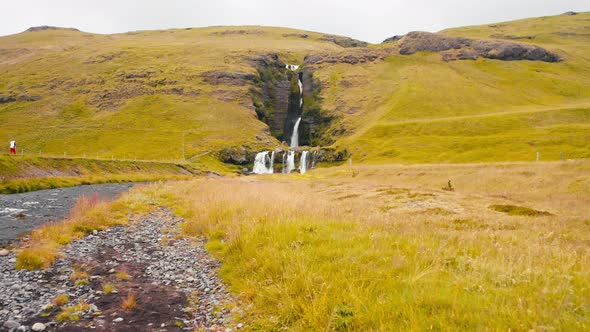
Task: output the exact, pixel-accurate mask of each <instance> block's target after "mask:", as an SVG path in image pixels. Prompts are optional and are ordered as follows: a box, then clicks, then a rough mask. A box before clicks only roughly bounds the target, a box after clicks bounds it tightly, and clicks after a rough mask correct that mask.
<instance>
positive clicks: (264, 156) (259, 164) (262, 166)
mask: <svg viewBox="0 0 590 332" xmlns="http://www.w3.org/2000/svg"><path fill="white" fill-rule="evenodd" d="M272 157H273V158H274V152H273V153H272ZM267 165H269V166H267ZM252 173H255V174H272V173H273V160H272V159H271V160H269V157H268V151H264V152H260V153H258V154H256V158H254V169H253V170H252Z"/></svg>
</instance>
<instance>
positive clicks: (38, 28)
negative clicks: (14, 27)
mask: <svg viewBox="0 0 590 332" xmlns="http://www.w3.org/2000/svg"><path fill="white" fill-rule="evenodd" d="M45 30H69V31H80V30H78V29H75V28H61V27H54V26H50V25H41V26H38V27H30V28H28V29H27V30H26V31H25V32H37V31H45Z"/></svg>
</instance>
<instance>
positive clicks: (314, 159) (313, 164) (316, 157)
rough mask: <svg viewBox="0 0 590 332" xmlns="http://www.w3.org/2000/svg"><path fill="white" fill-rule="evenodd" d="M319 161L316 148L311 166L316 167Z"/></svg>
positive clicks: (312, 155)
mask: <svg viewBox="0 0 590 332" xmlns="http://www.w3.org/2000/svg"><path fill="white" fill-rule="evenodd" d="M317 163H318V150H315V151H314V152H313V153H312V154H311V168H315V165H316V164H317Z"/></svg>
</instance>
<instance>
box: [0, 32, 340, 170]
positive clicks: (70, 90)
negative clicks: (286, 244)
mask: <svg viewBox="0 0 590 332" xmlns="http://www.w3.org/2000/svg"><path fill="white" fill-rule="evenodd" d="M296 32H299V31H295V30H290V29H280V28H261V27H235V28H233V27H231V28H230V27H220V28H206V29H184V30H166V31H145V32H143V31H141V32H131V33H126V34H118V35H108V36H106V35H95V34H88V33H82V32H77V31H70V30H47V31H38V32H25V33H21V34H18V35H13V36H7V37H2V38H0V45H2V53H0V71H1V72H2V78H1V79H0V95H14V96H16V98H17V99H18V100H17V101H16V102H10V103H4V104H0V138H2V140H8V139H9V137H11V136H14V137H16V138H17V139H18V141H19V143H20V147H21V149H25V152H26V151H29V152H35V153H39V151H40V152H41V153H49V154H57V155H62V154H63V153H64V152H65V153H66V154H67V155H73V156H82V155H84V154H88V155H92V156H96V155H98V157H106V158H111V156H114V157H115V158H132V159H133V158H142V159H160V160H162V159H168V160H169V159H180V158H181V157H182V145H183V139H184V140H185V144H186V156H187V158H190V157H193V156H196V155H199V154H201V153H204V152H207V151H216V150H219V149H220V148H221V147H224V146H227V145H241V144H253V146H256V145H258V146H262V145H269V144H270V143H271V142H272V143H274V144H277V142H276V140H274V139H273V138H272V137H271V136H269V134H268V133H267V130H266V125H265V124H264V123H261V122H260V121H258V120H257V119H256V116H255V112H254V110H253V107H252V102H251V98H250V96H249V86H248V85H247V84H242V83H244V82H239V81H238V82H235V83H232V82H229V84H219V85H212V84H207V83H206V82H205V80H204V77H203V74H204V73H207V72H211V71H218V72H230V73H246V74H254V73H255V69H254V67H253V66H252V65H251V62H252V61H253V60H254V59H256V58H258V57H260V56H264V55H267V54H268V53H271V52H279V53H283V54H285V56H284V59H285V60H287V59H292V61H293V62H301V61H302V58H303V55H304V54H305V52H308V51H310V50H318V51H319V50H326V51H329V50H337V49H340V48H341V47H340V46H338V45H336V44H334V43H331V42H326V41H320V40H319V36H322V35H321V34H312V33H308V35H309V37H308V38H301V37H297V36H294V37H290V36H289V35H292V34H294V33H296ZM21 95H23V96H24V98H19V96H21ZM30 97H33V99H36V98H37V97H40V100H36V101H27V100H21V99H27V98H28V99H31V98H30ZM257 137H258V139H257Z"/></svg>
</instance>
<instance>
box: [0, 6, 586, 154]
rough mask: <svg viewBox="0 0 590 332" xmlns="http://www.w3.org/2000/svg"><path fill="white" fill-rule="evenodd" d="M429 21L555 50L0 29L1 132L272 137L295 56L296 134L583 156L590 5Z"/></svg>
mask: <svg viewBox="0 0 590 332" xmlns="http://www.w3.org/2000/svg"><path fill="white" fill-rule="evenodd" d="M441 34H442V35H444V36H448V37H449V38H451V37H458V36H460V37H465V38H472V39H474V40H475V41H477V42H479V40H480V39H493V40H500V41H502V42H503V43H504V42H505V43H514V42H517V43H521V44H523V45H525V44H526V45H528V44H534V45H538V46H540V47H542V48H543V49H545V50H547V51H548V52H552V53H555V54H557V55H558V56H559V57H560V58H562V60H563V61H560V62H543V61H501V60H497V59H486V58H479V59H477V60H475V61H471V60H459V61H444V60H443V58H442V56H441V54H437V53H436V52H418V53H415V54H411V55H402V54H400V47H402V46H403V43H404V39H405V40H406V41H405V42H406V43H407V42H408V37H406V38H404V39H401V40H397V41H394V42H388V43H384V44H381V45H366V44H364V43H362V42H358V41H354V40H351V39H347V38H344V37H337V36H330V35H325V34H321V33H314V32H307V31H299V30H293V29H283V28H266V27H212V28H202V29H183V30H166V31H139V32H130V33H126V34H116V35H96V34H88V33H84V32H79V31H75V30H65V29H41V30H40V31H32V32H31V31H30V32H24V33H21V34H18V35H12V36H7V37H2V38H0V72H1V73H2V76H1V78H0V138H2V139H3V140H8V138H10V137H11V136H14V137H16V138H17V139H18V141H19V143H20V146H21V148H24V149H25V151H34V152H35V153H39V152H41V153H49V154H58V155H62V154H63V153H66V154H67V155H68V156H70V155H78V156H82V155H88V156H98V157H107V158H109V157H111V156H114V157H115V158H140V159H180V158H182V156H183V151H184V155H185V156H186V157H187V158H189V159H190V158H198V157H199V156H202V155H204V154H207V153H214V154H216V153H218V152H219V151H221V150H223V149H224V148H227V147H244V146H245V147H246V148H247V149H246V151H257V150H259V149H262V148H272V147H277V146H280V144H281V143H280V140H286V139H285V138H286V137H288V136H289V133H288V131H285V130H287V129H288V127H289V125H288V123H286V124H285V126H284V127H285V130H282V129H281V128H279V127H281V125H280V122H281V121H283V122H284V121H293V119H292V117H291V118H289V116H287V115H285V114H280V113H281V112H283V113H284V112H286V108H287V104H288V101H284V100H285V99H287V98H293V93H292V91H293V87H292V86H289V81H291V83H292V82H293V77H292V76H289V74H288V73H286V72H287V71H286V70H284V69H280V66H282V65H284V64H285V63H294V64H303V67H302V68H303V69H302V71H303V73H304V75H305V76H304V81H305V83H306V84H305V89H304V100H305V102H304V113H303V117H304V121H303V123H302V136H303V137H304V142H303V143H304V144H314V145H316V144H323V145H326V144H334V146H336V147H337V148H339V149H342V150H344V149H346V150H348V151H349V152H351V153H352V154H353V156H354V158H355V160H363V161H366V162H385V161H388V162H390V161H401V162H478V161H507V160H508V161H509V160H531V159H534V155H535V153H536V151H541V155H542V158H543V159H558V158H559V157H560V152H563V153H564V155H565V156H566V157H568V158H580V157H590V147H589V144H588V142H589V141H590V134H589V133H590V131H589V130H588V129H590V88H589V87H590V57H588V54H590V13H581V14H578V15H573V16H569V15H560V16H554V17H544V18H535V19H528V20H522V21H515V22H508V23H501V24H494V25H487V26H479V27H465V28H457V29H450V30H445V31H442V32H441ZM508 45H512V44H508ZM460 51H461V50H460ZM402 53H403V52H402ZM291 85H292V84H291ZM289 91H291V93H289ZM283 101H284V105H283V104H281V103H283ZM259 119H262V120H265V121H266V122H267V123H268V124H270V127H269V126H268V125H267V124H265V123H264V122H262V121H260V120H259ZM285 119H286V120H285ZM277 123H279V125H277ZM273 134H274V136H275V137H273Z"/></svg>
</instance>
